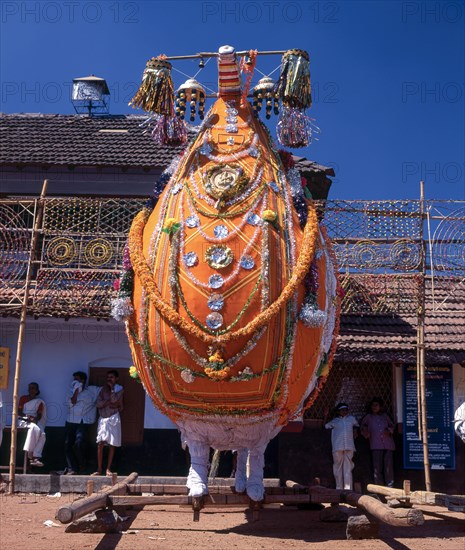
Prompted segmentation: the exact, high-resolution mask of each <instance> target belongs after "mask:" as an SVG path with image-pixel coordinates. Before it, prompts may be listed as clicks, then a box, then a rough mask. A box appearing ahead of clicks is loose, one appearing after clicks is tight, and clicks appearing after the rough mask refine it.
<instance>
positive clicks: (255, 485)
mask: <svg viewBox="0 0 465 550" xmlns="http://www.w3.org/2000/svg"><path fill="white" fill-rule="evenodd" d="M265 449H266V445H265V446H262V447H259V448H257V449H249V459H248V461H247V466H248V467H247V494H248V495H249V497H250V498H251V499H252V500H256V501H260V500H263V497H264V494H265V488H264V487H263V468H264V467H265Z"/></svg>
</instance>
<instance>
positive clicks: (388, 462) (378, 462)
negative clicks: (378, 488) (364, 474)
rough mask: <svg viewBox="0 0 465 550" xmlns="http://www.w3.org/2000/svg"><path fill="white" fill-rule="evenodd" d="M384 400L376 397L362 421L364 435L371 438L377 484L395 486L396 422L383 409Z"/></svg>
mask: <svg viewBox="0 0 465 550" xmlns="http://www.w3.org/2000/svg"><path fill="white" fill-rule="evenodd" d="M383 407H384V402H383V400H382V399H380V398H379V397H374V398H373V399H372V400H371V401H370V404H369V410H370V412H369V413H368V414H367V415H366V416H365V417H364V418H363V420H362V422H361V433H362V435H363V436H364V437H365V438H366V439H369V440H370V449H371V457H372V461H373V479H374V483H375V485H384V484H386V485H387V486H388V487H393V486H394V450H395V448H396V446H395V444H394V439H393V433H394V422H393V421H392V420H391V419H390V418H389V416H388V415H387V414H386V413H385V412H384V411H383Z"/></svg>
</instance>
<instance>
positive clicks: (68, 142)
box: [0, 113, 182, 168]
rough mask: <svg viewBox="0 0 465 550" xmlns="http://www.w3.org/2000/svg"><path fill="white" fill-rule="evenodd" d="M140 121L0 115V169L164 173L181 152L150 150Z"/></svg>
mask: <svg viewBox="0 0 465 550" xmlns="http://www.w3.org/2000/svg"><path fill="white" fill-rule="evenodd" d="M146 119H147V117H146V116H143V115H142V116H141V115H121V116H102V117H98V116H95V117H88V116H86V115H42V114H11V115H8V114H3V113H0V165H2V164H3V165H16V166H18V165H41V166H44V165H51V166H59V165H65V166H69V165H74V166H119V167H148V168H164V167H166V166H167V165H168V164H169V163H170V162H171V160H172V158H173V157H174V156H175V155H176V154H177V153H179V152H180V151H181V150H182V148H181V147H166V146H163V147H160V146H156V145H155V144H154V142H153V140H152V138H151V136H150V133H149V132H146V131H145V130H146V128H145V127H141V126H140V125H141V124H142V123H143V122H144V120H146Z"/></svg>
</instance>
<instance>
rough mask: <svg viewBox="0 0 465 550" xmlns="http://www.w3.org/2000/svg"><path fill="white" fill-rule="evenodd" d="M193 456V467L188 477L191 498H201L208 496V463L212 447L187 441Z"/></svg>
mask: <svg viewBox="0 0 465 550" xmlns="http://www.w3.org/2000/svg"><path fill="white" fill-rule="evenodd" d="M187 445H188V447H189V453H190V455H191V467H190V468H189V475H188V477H187V484H186V485H187V487H188V488H189V496H190V497H201V496H202V495H206V494H208V462H209V458H210V446H209V445H207V444H206V443H200V442H198V441H187Z"/></svg>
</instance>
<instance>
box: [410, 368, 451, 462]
mask: <svg viewBox="0 0 465 550" xmlns="http://www.w3.org/2000/svg"><path fill="white" fill-rule="evenodd" d="M403 375H404V381H403V397H404V418H403V421H404V429H403V439H404V468H405V469H423V467H424V463H423V443H422V441H421V440H420V437H419V430H418V404H417V375H416V368H415V366H407V365H404V368H403ZM425 377H426V410H427V425H428V451H429V461H430V467H431V469H432V470H455V439H454V426H453V418H454V413H453V385H452V366H447V365H446V366H438V367H428V368H427V369H426V371H425Z"/></svg>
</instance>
